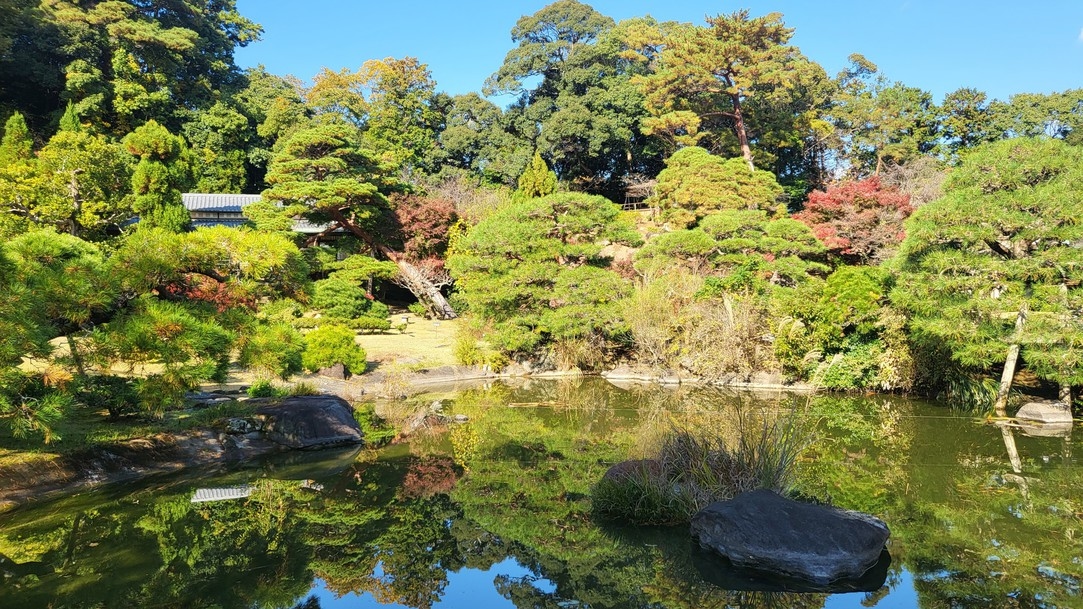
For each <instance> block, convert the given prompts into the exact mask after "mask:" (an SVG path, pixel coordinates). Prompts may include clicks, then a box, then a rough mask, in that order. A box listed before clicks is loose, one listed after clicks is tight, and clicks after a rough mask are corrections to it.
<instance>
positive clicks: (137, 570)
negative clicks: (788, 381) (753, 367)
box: [0, 379, 1083, 609]
mask: <svg viewBox="0 0 1083 609" xmlns="http://www.w3.org/2000/svg"><path fill="white" fill-rule="evenodd" d="M434 399H440V400H442V404H443V408H444V412H445V413H449V414H451V413H454V414H465V415H467V416H468V417H469V422H467V423H465V424H460V425H455V426H453V427H451V428H450V430H447V429H432V430H431V431H430V432H429V433H424V434H420V435H419V436H417V437H415V438H414V439H412V440H411V441H410V442H409V443H408V444H405V443H404V444H396V445H392V446H389V447H386V448H383V449H379V450H371V449H362V450H351V451H332V452H322V453H311V454H302V455H298V454H292V455H285V456H279V457H277V458H274V459H269V460H267V461H265V462H261V463H260V464H251V465H249V466H247V467H244V468H239V469H236V470H233V471H214V472H212V471H203V472H187V473H185V474H182V475H174V476H168V477H159V478H153V479H149V480H143V481H141V482H140V483H138V484H131V485H113V486H108V487H105V488H102V489H99V490H96V491H93V492H86V493H81V494H78V495H74V496H68V497H64V498H59V499H54V500H50V501H47V502H41V503H38V504H35V505H31V506H27V507H24V508H22V509H20V510H16V511H14V512H9V513H6V514H2V515H0V574H2V576H3V579H2V580H0V607H4V608H6V609H10V608H21V607H54V608H61V607H65V608H75V607H80V608H83V607H85V608H91V607H94V608H114V607H117V608H119V607H178V608H179V607H185V608H204V607H206V608H211V607H220V608H233V607H245V608H257V607H258V608H264V607H267V608H270V607H275V608H278V607H281V608H287V609H288V608H304V609H316V608H325V609H330V608H333V607H385V606H390V607H481V608H485V607H538V608H540V607H546V608H552V609H569V608H587V607H590V608H597V609H600V608H610V607H612V608H617V607H637V608H661V607H686V608H690V609H691V608H699V607H720V608H721V607H734V608H736V607H828V608H831V609H838V608H851V607H852V608H855V609H856V608H861V607H882V608H887V607H922V608H926V609H930V608H940V607H952V608H970V607H981V608H983V609H987V608H992V607H1043V608H1049V607H1083V597H1081V592H1080V583H1081V574H1083V461H1081V457H1080V454H1081V452H1083V450H1081V449H1083V447H1081V446H1080V441H1079V436H1080V435H1081V434H1083V432H1081V430H1079V429H1076V430H1075V433H1074V435H1069V436H1068V437H1033V436H1029V435H1026V433H1024V432H1025V431H1026V430H1020V429H1011V428H1007V429H1004V428H999V427H996V426H993V425H988V424H983V423H982V422H981V421H978V420H976V419H975V418H973V417H969V416H966V415H964V414H959V413H954V412H953V411H951V410H949V409H947V408H944V407H939V406H936V405H933V404H929V403H925V402H920V401H915V400H908V399H902V398H895V397H884V396H871V397H836V396H821V397H814V398H807V397H804V396H793V395H787V394H777V395H770V394H768V395H763V394H756V395H755V396H753V395H752V394H742V393H734V392H726V391H720V390H713V389H702V388H701V389H687V388H685V389H663V388H657V387H655V388H635V387H633V388H628V389H621V388H618V387H615V386H613V385H611V384H609V383H607V382H605V381H602V380H599V379H582V380H579V381H574V382H573V381H547V382H537V381H534V382H529V383H527V384H525V385H524V386H521V387H516V388H512V387H509V386H507V385H504V384H500V383H497V384H493V385H490V386H486V387H479V388H476V389H469V390H465V391H460V392H458V393H454V394H445V395H440V396H427V397H425V398H423V399H422V400H419V401H418V402H417V403H418V404H423V405H427V404H428V403H429V402H431V401H433V400H434ZM771 417H794V418H793V419H792V420H794V421H799V422H800V424H801V425H802V429H803V430H804V431H806V432H808V433H809V434H810V435H809V438H810V439H811V440H810V441H811V444H810V446H809V448H808V450H807V451H806V452H805V454H804V456H803V458H802V459H801V461H800V463H799V470H798V478H797V490H798V491H799V493H800V494H801V495H803V496H805V497H809V498H816V499H819V500H828V501H830V502H831V503H833V504H835V505H838V506H841V507H845V508H850V509H857V510H862V511H866V512H870V513H872V514H875V515H877V516H879V517H880V518H882V519H883V520H885V521H886V522H887V523H888V525H889V526H890V527H891V530H892V537H891V540H890V542H889V543H890V546H889V549H890V554H891V562H890V566H889V567H888V569H887V575H886V578H885V581H884V583H883V585H879V584H877V586H876V587H875V588H873V589H872V590H871V591H864V592H850V593H834V594H828V593H823V592H814V593H795V592H783V591H778V587H777V585H775V586H774V590H771V589H772V584H771V583H770V582H763V581H758V580H748V579H747V578H744V579H742V577H743V576H740V575H738V576H737V577H730V576H729V575H727V574H726V573H727V571H726V569H725V567H724V565H721V566H720V562H719V561H717V560H716V559H714V557H712V556H708V555H706V554H705V553H703V552H702V551H700V550H698V549H697V548H694V547H693V544H692V543H691V540H690V538H689V535H688V531H687V528H676V529H664V528H656V529H635V528H622V527H617V526H611V525H601V524H599V523H597V522H595V521H594V519H592V518H591V516H590V499H589V493H590V488H591V485H592V484H593V483H594V482H595V481H597V480H598V479H599V478H600V477H601V476H602V474H603V473H604V472H605V470H606V469H607V468H608V467H609V465H611V464H612V463H614V462H617V461H620V460H623V459H626V458H629V457H636V456H642V455H643V451H644V450H646V448H645V447H649V446H651V445H652V443H654V442H656V441H657V439H658V436H659V434H660V433H661V432H662V430H664V429H666V428H667V427H668V426H670V425H672V424H678V425H683V426H708V427H709V428H711V429H716V430H717V431H718V433H719V434H721V435H723V436H725V437H733V436H734V435H735V434H737V433H740V432H741V430H740V429H739V427H740V426H741V425H742V424H743V425H746V426H748V425H752V426H753V427H754V426H755V425H757V424H758V423H756V422H758V421H763V420H767V419H769V418H771ZM750 421H752V423H749V422H750ZM1029 433H1034V431H1033V430H1030V431H1029ZM216 498H217V499H218V500H208V501H198V502H194V501H193V499H216ZM720 573H721V575H720ZM720 584H721V585H720ZM727 587H729V588H740V589H738V590H731V589H727ZM765 590H766V591H765Z"/></svg>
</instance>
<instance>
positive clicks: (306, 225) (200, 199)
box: [181, 192, 340, 235]
mask: <svg viewBox="0 0 1083 609" xmlns="http://www.w3.org/2000/svg"><path fill="white" fill-rule="evenodd" d="M259 200H260V196H259V195H236V194H223V193H201V192H186V193H183V194H181V202H183V203H184V208H185V209H187V210H188V214H189V215H190V216H191V217H192V226H193V227H199V226H230V227H234V228H236V227H238V226H243V225H245V224H246V223H247V222H248V219H247V218H245V217H244V213H243V212H242V209H243V208H244V206H246V205H251V204H253V203H256V202H258V201H259ZM293 230H294V231H296V232H298V233H302V234H305V235H318V234H320V233H322V232H324V231H325V230H327V225H326V224H313V223H311V222H309V221H307V220H303V219H298V220H294V222H293ZM335 232H336V233H337V232H340V231H335Z"/></svg>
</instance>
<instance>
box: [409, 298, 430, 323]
mask: <svg viewBox="0 0 1083 609" xmlns="http://www.w3.org/2000/svg"><path fill="white" fill-rule="evenodd" d="M406 310H408V311H410V312H411V313H413V314H414V316H415V317H420V318H422V319H424V318H426V317H428V316H429V309H428V308H427V307H426V306H425V305H423V304H421V303H420V302H411V303H410V304H408V305H406Z"/></svg>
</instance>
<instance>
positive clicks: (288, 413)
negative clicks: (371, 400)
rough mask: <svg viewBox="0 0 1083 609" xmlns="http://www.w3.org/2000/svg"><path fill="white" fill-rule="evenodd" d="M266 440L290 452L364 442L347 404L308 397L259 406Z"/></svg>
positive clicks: (330, 398)
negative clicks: (291, 449) (294, 449)
mask: <svg viewBox="0 0 1083 609" xmlns="http://www.w3.org/2000/svg"><path fill="white" fill-rule="evenodd" d="M256 416H257V417H259V418H260V419H262V421H263V425H262V428H263V432H264V433H265V434H267V437H268V438H269V439H270V440H272V441H274V442H277V443H279V444H282V445H284V446H288V447H290V448H321V447H324V446H338V445H343V444H356V443H358V442H360V441H361V440H362V439H363V437H364V436H363V434H362V433H361V427H360V426H358V424H357V421H356V420H355V419H354V418H353V410H352V409H351V408H350V405H349V403H347V402H346V400H344V399H342V398H340V397H338V396H334V395H305V396H295V397H290V398H285V399H283V400H280V401H277V402H275V403H273V404H268V405H265V406H260V407H259V408H257V409H256Z"/></svg>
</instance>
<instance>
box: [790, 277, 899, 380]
mask: <svg viewBox="0 0 1083 609" xmlns="http://www.w3.org/2000/svg"><path fill="white" fill-rule="evenodd" d="M890 286H891V283H890V277H889V275H888V273H887V271H886V270H884V269H882V268H880V267H856V266H853V267H852V266H844V267H840V268H839V269H837V270H836V271H835V272H834V273H832V274H831V275H829V276H828V278H827V280H826V281H824V282H822V283H810V284H808V285H806V286H803V287H801V288H798V289H797V290H796V291H794V292H792V293H789V294H785V295H784V296H782V295H780V297H779V298H776V300H775V301H774V303H773V304H774V307H773V315H774V318H773V320H772V331H773V332H774V336H775V342H774V347H775V355H776V356H777V357H778V360H779V362H780V363H781V364H782V366H783V370H784V371H786V372H787V373H789V374H792V375H794V376H796V377H798V378H801V379H804V380H806V381H809V382H811V383H813V384H814V385H817V386H821V387H825V388H827V389H835V390H841V391H851V390H860V389H875V390H889V391H890V390H897V389H904V390H908V389H910V388H911V387H912V386H913V384H914V382H915V369H914V356H913V353H912V351H911V345H910V340H909V337H908V336H907V334H906V332H905V323H906V320H905V318H904V317H903V316H902V315H901V314H900V313H899V312H898V311H897V310H895V309H893V308H892V307H890V306H889V305H888V303H887V292H888V290H889V289H890Z"/></svg>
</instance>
